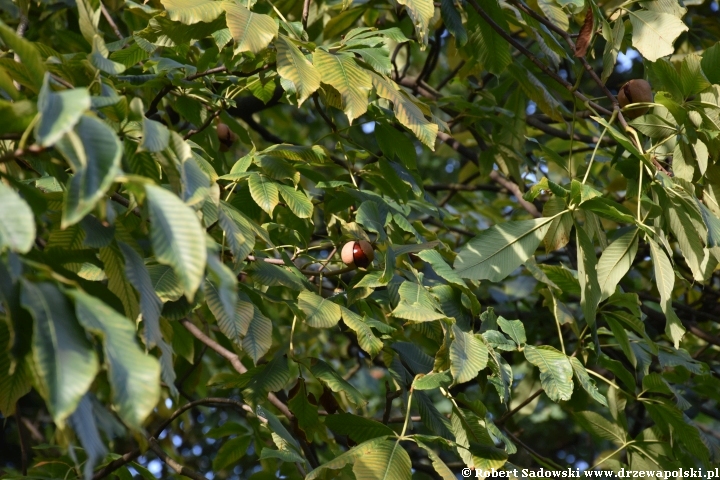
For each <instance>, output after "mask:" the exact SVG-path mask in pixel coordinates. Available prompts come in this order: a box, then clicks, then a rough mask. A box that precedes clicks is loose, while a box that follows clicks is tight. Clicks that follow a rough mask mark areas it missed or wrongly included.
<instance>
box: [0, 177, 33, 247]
mask: <svg viewBox="0 0 720 480" xmlns="http://www.w3.org/2000/svg"><path fill="white" fill-rule="evenodd" d="M0 205H2V206H3V213H2V215H0V252H3V251H4V250H5V249H6V248H8V249H10V250H11V251H13V252H20V253H27V252H28V251H29V250H30V249H31V248H32V246H33V243H34V242H35V233H36V230H35V218H34V217H33V212H32V210H30V206H29V205H28V204H27V203H26V202H25V200H23V199H22V198H21V197H20V195H18V194H17V192H15V190H13V189H12V188H10V187H9V186H7V185H5V183H3V182H0Z"/></svg>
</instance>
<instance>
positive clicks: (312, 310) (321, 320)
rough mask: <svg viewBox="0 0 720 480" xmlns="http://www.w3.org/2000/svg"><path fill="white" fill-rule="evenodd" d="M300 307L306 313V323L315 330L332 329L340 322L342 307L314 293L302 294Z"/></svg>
mask: <svg viewBox="0 0 720 480" xmlns="http://www.w3.org/2000/svg"><path fill="white" fill-rule="evenodd" d="M298 307H300V309H301V310H302V311H303V312H305V315H306V318H305V323H307V324H308V325H310V326H311V327H314V328H332V327H334V326H335V325H336V324H337V322H339V321H340V316H341V314H342V310H341V308H340V305H338V304H337V303H334V302H332V301H331V300H329V299H327V298H322V297H321V296H319V295H316V294H314V293H312V292H308V291H304V292H300V295H299V296H298Z"/></svg>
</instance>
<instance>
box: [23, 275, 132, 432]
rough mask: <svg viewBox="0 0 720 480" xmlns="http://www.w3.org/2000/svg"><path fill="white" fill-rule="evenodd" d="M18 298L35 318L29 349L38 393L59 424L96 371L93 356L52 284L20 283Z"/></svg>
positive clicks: (63, 299) (71, 314) (78, 398)
mask: <svg viewBox="0 0 720 480" xmlns="http://www.w3.org/2000/svg"><path fill="white" fill-rule="evenodd" d="M21 301H22V304H23V306H24V307H25V308H27V310H28V311H29V312H30V314H31V315H32V316H33V319H34V320H35V321H34V324H33V340H32V351H33V358H34V360H35V365H36V369H37V374H38V375H39V381H40V382H41V384H42V389H41V393H42V395H43V397H44V398H45V401H46V402H47V406H48V409H49V410H50V414H51V415H52V416H53V419H54V420H55V422H57V423H58V424H60V425H63V424H64V422H65V420H66V419H67V418H68V416H69V415H70V414H71V413H72V412H74V411H75V409H76V408H77V406H78V404H79V403H80V399H81V398H82V397H83V395H85V392H87V390H88V388H89V387H90V384H91V383H92V381H93V379H94V378H95V375H96V374H97V372H98V358H97V355H96V353H95V351H94V350H93V349H92V346H91V345H90V342H88V340H87V337H86V336H85V332H83V330H82V328H80V325H79V324H78V322H77V319H76V318H75V314H74V313H73V311H72V309H71V307H70V305H69V304H68V301H67V300H66V299H65V297H64V296H63V294H62V293H61V292H60V290H58V288H57V287H55V286H54V285H53V284H50V283H40V284H37V285H35V284H32V283H30V282H27V281H25V282H23V284H22V294H21ZM123 321H127V320H125V319H123Z"/></svg>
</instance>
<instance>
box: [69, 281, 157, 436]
mask: <svg viewBox="0 0 720 480" xmlns="http://www.w3.org/2000/svg"><path fill="white" fill-rule="evenodd" d="M70 294H71V296H72V298H73V299H74V300H75V310H76V313H77V317H78V320H79V321H80V323H81V324H82V326H83V327H85V328H86V329H87V330H89V331H91V332H93V333H95V334H97V335H100V336H101V337H102V338H103V345H104V352H105V361H106V362H107V368H108V371H109V379H110V386H111V388H112V399H113V405H114V406H115V408H116V410H117V412H118V415H119V416H120V418H122V419H123V421H124V422H126V423H127V424H128V425H130V426H131V427H133V428H136V429H139V428H140V426H141V425H142V422H143V421H144V420H145V417H147V416H148V415H149V414H150V412H151V411H152V410H153V408H155V405H156V404H157V402H158V400H159V398H160V381H159V380H160V365H159V363H158V361H157V360H156V359H155V357H152V356H150V355H147V354H146V353H145V352H144V351H143V350H141V349H140V346H139V344H138V342H137V338H136V332H135V327H134V325H133V323H132V322H131V321H130V320H129V319H127V318H125V317H123V316H122V315H120V314H119V313H118V312H117V311H116V310H114V309H112V308H111V307H109V306H108V305H107V304H105V303H104V302H102V301H100V300H98V299H97V298H95V297H92V296H90V295H88V294H87V293H85V292H81V291H79V290H75V291H72V292H70Z"/></svg>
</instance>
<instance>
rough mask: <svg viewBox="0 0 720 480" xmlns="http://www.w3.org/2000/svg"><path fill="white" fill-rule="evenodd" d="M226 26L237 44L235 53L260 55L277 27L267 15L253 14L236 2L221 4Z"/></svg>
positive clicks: (276, 31)
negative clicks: (224, 13) (225, 14)
mask: <svg viewBox="0 0 720 480" xmlns="http://www.w3.org/2000/svg"><path fill="white" fill-rule="evenodd" d="M222 5H223V8H224V9H225V11H226V12H227V17H226V18H227V26H228V28H229V29H230V33H231V34H232V36H233V38H234V39H235V43H236V44H237V45H236V47H235V53H242V52H250V53H254V54H257V53H260V52H261V51H262V50H264V49H265V48H267V46H268V45H270V41H272V39H273V38H275V37H276V36H277V34H278V25H277V24H276V23H275V20H273V19H272V17H271V16H269V15H264V14H261V13H253V12H251V11H250V10H248V9H247V8H245V7H244V6H243V5H242V4H241V3H239V2H236V1H225V2H222Z"/></svg>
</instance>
